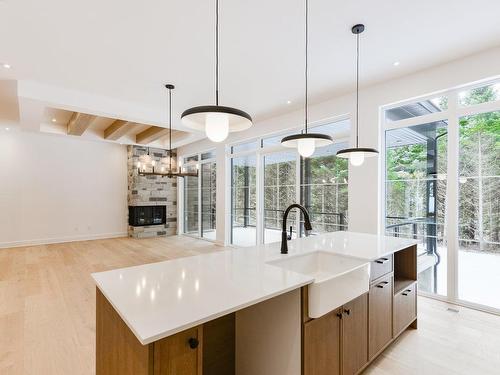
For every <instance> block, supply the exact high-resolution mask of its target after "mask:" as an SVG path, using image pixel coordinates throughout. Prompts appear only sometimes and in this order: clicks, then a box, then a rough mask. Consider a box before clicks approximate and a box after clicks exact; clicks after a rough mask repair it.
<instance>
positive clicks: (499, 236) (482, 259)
mask: <svg viewBox="0 0 500 375" xmlns="http://www.w3.org/2000/svg"><path fill="white" fill-rule="evenodd" d="M459 137H460V148H459V150H460V153H459V228H458V233H459V254H458V275H459V278H458V297H459V298H460V299H462V300H466V301H470V302H473V303H477V304H481V305H487V306H492V307H494V308H497V309H500V293H499V289H500V112H487V113H481V114H476V115H472V116H464V117H462V118H460V133H459Z"/></svg>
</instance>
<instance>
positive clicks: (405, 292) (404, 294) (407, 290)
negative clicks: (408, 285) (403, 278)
mask: <svg viewBox="0 0 500 375" xmlns="http://www.w3.org/2000/svg"><path fill="white" fill-rule="evenodd" d="M408 293H411V289H406V290H405V291H404V292H403V293H401V294H402V295H403V296H407V295H408Z"/></svg>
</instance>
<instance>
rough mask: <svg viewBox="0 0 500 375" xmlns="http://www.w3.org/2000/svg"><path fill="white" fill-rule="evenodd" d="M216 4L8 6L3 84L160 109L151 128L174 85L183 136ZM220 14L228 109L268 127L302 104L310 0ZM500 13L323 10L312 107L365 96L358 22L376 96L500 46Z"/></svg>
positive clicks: (388, 6)
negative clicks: (391, 83)
mask: <svg viewBox="0 0 500 375" xmlns="http://www.w3.org/2000/svg"><path fill="white" fill-rule="evenodd" d="M213 5H214V1H202V0H198V1H195V0H182V1H181V0H177V1H173V0H149V1H137V0H136V1H130V0H105V1H103V0H85V1H68V0H43V1H40V0H4V1H2V2H0V62H8V63H9V64H11V65H12V69H9V70H6V69H2V68H0V79H15V80H20V81H36V82H40V83H44V84H46V85H49V86H55V87H59V88H65V89H71V90H76V91H79V92H85V93H88V94H97V95H102V96H105V97H109V98H113V99H116V100H119V101H124V102H127V103H130V105H129V107H130V108H131V109H133V107H135V106H137V107H138V108H139V107H140V108H141V109H142V113H143V112H144V108H148V109H150V110H151V113H155V114H156V115H157V118H156V119H153V118H150V119H144V120H150V121H149V122H147V121H145V122H146V123H154V121H164V119H165V118H166V114H165V103H166V95H165V92H164V89H163V87H162V84H163V83H165V82H171V83H174V84H175V85H176V86H177V89H176V91H175V92H174V95H175V96H174V106H175V108H174V110H175V111H174V118H175V123H174V127H176V128H182V127H181V125H180V120H179V117H180V113H181V112H182V111H183V110H184V109H186V108H188V107H190V106H195V105H202V104H209V103H211V102H213V87H214V73H213V57H214V49H213V42H214V40H213V15H214V11H213ZM220 5H221V12H220V13H221V28H220V29H221V47H220V53H221V104H223V105H229V106H235V107H238V108H241V109H243V110H246V111H247V112H249V113H250V114H251V115H253V116H254V117H255V118H257V119H259V118H263V117H267V116H270V115H273V114H277V113H282V112H284V111H286V110H288V109H290V107H294V108H295V107H297V106H300V105H302V100H303V91H302V90H303V53H304V48H303V39H304V36H303V14H304V0H273V1H270V0H252V1H245V0H220ZM498 14H500V2H498V1H493V0H475V1H470V0H440V1H436V0H419V1H409V0H407V1H402V0H378V1H374V0H357V1H348V0H344V1H340V0H311V1H310V92H311V97H312V101H319V100H321V99H324V98H326V97H329V96H332V95H335V94H337V93H343V92H346V91H351V90H352V89H353V83H354V62H355V55H354V53H355V38H354V36H353V35H352V34H351V32H350V28H351V26H352V25H353V24H355V23H358V22H362V23H365V24H366V27H367V30H366V32H365V33H364V34H363V35H362V40H361V42H362V50H361V52H362V67H361V73H362V80H363V81H362V82H363V84H364V85H368V84H371V83H375V82H378V81H382V80H387V79H390V78H395V77H397V76H401V75H405V74H408V73H410V72H414V71H417V70H421V69H424V68H426V67H429V66H433V65H437V64H441V63H444V62H446V61H450V60H453V59H457V58H459V57H462V56H465V55H469V54H472V53H474V52H477V51H480V50H484V49H487V48H490V47H493V46H497V45H500V22H498ZM394 61H400V62H401V64H400V66H399V67H394V66H393V62H394ZM288 100H291V101H292V104H291V105H287V104H286V102H287V101H288ZM53 102H54V100H52V103H51V104H52V105H55V104H57V103H53ZM88 110H89V111H92V108H88ZM96 110H97V109H96ZM137 113H139V110H138V111H137ZM109 114H110V115H114V116H115V117H120V114H119V113H109ZM123 116H124V117H127V116H129V114H127V115H125V114H123ZM138 117H139V116H138ZM133 120H135V121H138V120H141V119H139V118H134V119H133Z"/></svg>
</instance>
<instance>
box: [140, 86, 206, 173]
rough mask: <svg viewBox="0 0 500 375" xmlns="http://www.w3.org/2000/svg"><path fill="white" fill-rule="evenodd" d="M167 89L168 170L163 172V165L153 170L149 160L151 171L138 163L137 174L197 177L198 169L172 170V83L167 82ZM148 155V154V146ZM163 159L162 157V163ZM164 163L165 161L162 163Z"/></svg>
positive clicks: (153, 162)
mask: <svg viewBox="0 0 500 375" xmlns="http://www.w3.org/2000/svg"><path fill="white" fill-rule="evenodd" d="M165 87H166V89H167V90H168V172H164V167H161V168H160V172H158V171H156V170H155V165H156V163H155V161H154V160H153V161H152V162H151V164H152V166H153V171H152V172H146V170H145V169H143V170H142V171H141V167H140V165H139V166H138V169H139V175H140V176H152V175H153V176H163V177H169V178H171V177H198V169H196V172H182V169H181V168H180V167H179V168H178V171H173V170H172V90H173V89H175V86H174V85H171V84H167V85H165ZM148 156H149V148H148ZM163 162H164V159H162V163H163ZM163 164H165V163H163Z"/></svg>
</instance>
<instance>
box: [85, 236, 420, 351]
mask: <svg viewBox="0 0 500 375" xmlns="http://www.w3.org/2000/svg"><path fill="white" fill-rule="evenodd" d="M415 243H416V241H414V240H409V239H404V238H395V237H385V236H376V235H370V234H363V233H354V232H334V233H328V234H322V235H317V236H311V237H308V238H300V239H296V240H291V241H289V242H288V251H289V254H288V255H282V254H280V243H273V244H269V245H260V246H255V247H251V248H228V250H224V251H219V252H215V253H209V254H202V255H197V256H192V257H187V258H179V259H174V260H168V261H164V262H159V263H151V264H145V265H142V266H136V267H129V268H122V269H116V270H112V271H106V272H99V273H94V274H92V277H93V278H94V280H95V282H96V284H97V287H98V288H99V290H100V291H101V292H102V293H103V294H104V296H105V297H106V298H107V299H108V301H109V302H110V303H111V305H112V306H113V307H114V308H115V310H116V311H117V312H118V314H119V315H120V316H121V318H122V319H123V320H124V322H125V323H126V324H127V325H128V327H129V328H130V329H131V330H132V332H134V334H135V335H136V337H137V339H138V340H139V341H140V342H141V343H142V344H144V345H146V344H149V343H151V342H154V341H157V340H159V339H162V338H164V337H167V336H170V335H173V334H175V333H178V332H180V331H183V330H185V329H188V328H191V327H194V326H197V325H199V324H202V323H204V322H207V321H210V320H213V319H216V318H218V317H221V316H223V315H226V314H229V313H231V312H234V311H237V310H240V309H243V308H245V307H248V306H251V305H254V304H256V303H259V302H262V301H265V300H267V299H270V298H273V297H275V296H278V295H280V294H284V293H287V292H289V291H292V290H294V289H297V288H300V287H302V286H305V285H307V284H310V283H312V282H313V281H314V279H313V278H312V277H310V276H306V275H302V274H299V273H295V272H292V271H287V270H285V269H283V268H280V267H276V266H273V265H270V264H267V262H269V261H273V260H276V259H280V258H282V257H292V256H295V255H302V254H306V253H309V252H314V251H318V250H322V251H328V252H332V253H335V254H339V255H344V256H348V257H353V258H357V259H362V260H366V261H367V262H370V261H373V260H375V259H378V258H381V257H383V256H386V255H389V254H392V253H394V252H397V251H399V250H402V249H404V248H406V247H408V246H411V245H414V244H415Z"/></svg>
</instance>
